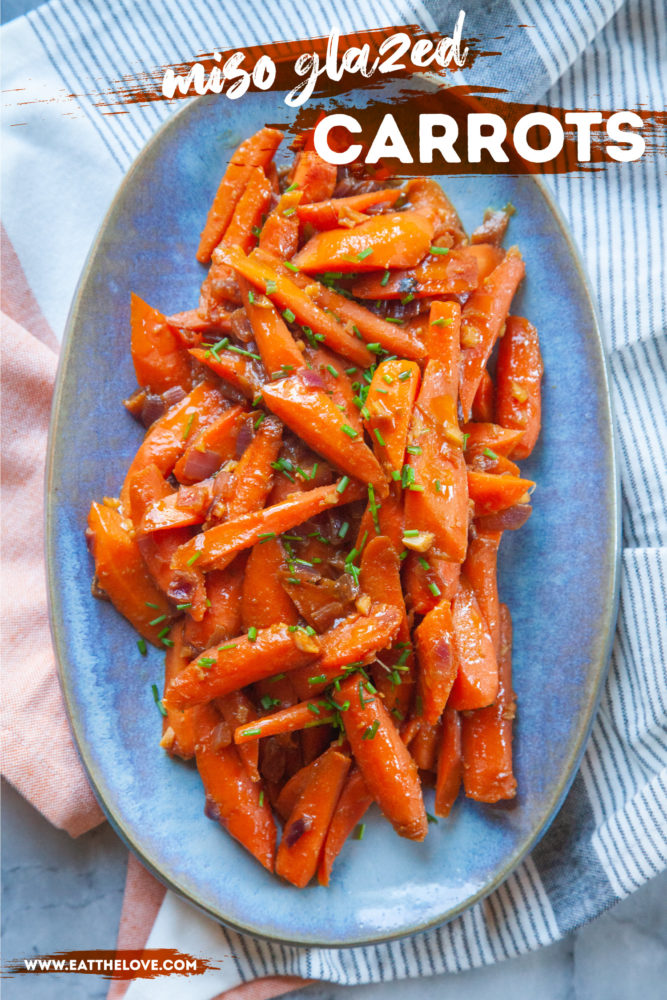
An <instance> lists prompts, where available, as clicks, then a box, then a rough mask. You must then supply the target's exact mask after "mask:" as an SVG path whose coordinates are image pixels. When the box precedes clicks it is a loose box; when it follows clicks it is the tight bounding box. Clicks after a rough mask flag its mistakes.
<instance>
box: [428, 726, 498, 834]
mask: <svg viewBox="0 0 667 1000" xmlns="http://www.w3.org/2000/svg"><path fill="white" fill-rule="evenodd" d="M481 711H483V712H486V711H487V709H482V710H481ZM462 776H463V758H462V751H461V716H460V715H459V713H458V712H456V711H455V710H454V709H453V708H446V709H445V712H444V715H443V717H442V736H441V740H440V752H439V753H438V772H437V776H436V779H435V809H434V812H435V815H436V816H449V814H450V812H451V810H452V806H453V805H454V802H455V800H456V797H457V795H458V794H459V789H460V788H461V778H462Z"/></svg>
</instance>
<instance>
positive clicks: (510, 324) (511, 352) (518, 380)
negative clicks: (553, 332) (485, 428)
mask: <svg viewBox="0 0 667 1000" xmlns="http://www.w3.org/2000/svg"><path fill="white" fill-rule="evenodd" d="M543 373H544V365H543V364H542V355H541V353H540V341H539V338H538V336H537V330H536V329H535V327H534V326H533V324H532V323H529V322H528V320H527V319H523V318H522V317H521V316H510V317H509V319H508V320H507V326H506V329H505V336H504V337H503V338H502V340H501V341H500V345H499V347H498V364H497V367H496V383H497V389H496V420H497V421H498V423H499V424H502V425H503V427H515V428H517V429H518V430H521V431H522V432H523V434H522V437H521V440H520V441H519V443H518V444H517V445H516V446H515V448H514V450H513V451H512V453H511V454H512V457H513V458H518V459H522V458H528V456H529V455H530V453H531V452H532V450H533V448H534V447H535V442H536V441H537V438H538V436H539V433H540V422H541V416H542V389H541V380H542V375H543Z"/></svg>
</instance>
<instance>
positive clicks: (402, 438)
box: [365, 359, 421, 475]
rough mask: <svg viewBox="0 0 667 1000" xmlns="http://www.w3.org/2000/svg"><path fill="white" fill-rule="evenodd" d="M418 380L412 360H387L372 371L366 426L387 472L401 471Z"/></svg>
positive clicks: (416, 370) (419, 377) (416, 366)
mask: <svg viewBox="0 0 667 1000" xmlns="http://www.w3.org/2000/svg"><path fill="white" fill-rule="evenodd" d="M420 381H421V373H420V371H419V366H418V365H417V364H415V363H414V361H400V360H398V359H396V360H387V361H383V362H382V363H381V364H379V365H378V367H377V368H376V370H375V373H374V374H373V379H372V381H371V384H370V386H369V389H368V396H367V398H366V410H367V412H368V417H367V418H366V421H365V422H366V427H367V428H368V432H369V434H370V437H371V440H372V442H373V451H374V452H375V454H376V456H377V458H378V460H379V461H380V462H381V464H382V466H383V468H384V469H385V471H386V472H388V474H389V475H391V474H392V473H393V472H397V473H399V474H400V472H401V469H402V468H403V464H404V461H405V447H406V445H407V441H408V429H409V427H410V420H411V418H412V407H413V405H414V402H415V399H416V398H417V393H418V391H419V384H420Z"/></svg>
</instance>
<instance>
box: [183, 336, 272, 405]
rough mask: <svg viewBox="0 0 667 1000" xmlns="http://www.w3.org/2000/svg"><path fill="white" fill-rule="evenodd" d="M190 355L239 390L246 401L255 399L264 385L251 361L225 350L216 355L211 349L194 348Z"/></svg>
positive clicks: (220, 350) (221, 349) (222, 349)
mask: <svg viewBox="0 0 667 1000" xmlns="http://www.w3.org/2000/svg"><path fill="white" fill-rule="evenodd" d="M189 353H190V354H191V355H192V357H193V358H195V359H196V360H197V361H201V363H202V364H203V365H206V367H207V368H210V369H211V371H212V372H215V374H216V375H218V376H219V377H220V378H221V379H223V380H224V381H225V382H229V384H230V385H232V386H234V388H235V389H238V390H239V392H241V393H242V394H243V395H244V396H245V397H246V399H254V398H255V396H256V395H257V393H258V392H259V391H260V389H261V385H262V383H261V380H260V378H259V375H258V372H257V371H256V370H255V368H254V367H253V365H252V363H251V360H250V359H248V358H245V357H243V356H241V355H239V354H234V353H233V352H231V351H226V350H225V349H224V348H218V349H217V350H216V352H215V354H214V353H213V352H212V351H211V350H210V349H209V348H203V347H193V348H191V350H190V351H189Z"/></svg>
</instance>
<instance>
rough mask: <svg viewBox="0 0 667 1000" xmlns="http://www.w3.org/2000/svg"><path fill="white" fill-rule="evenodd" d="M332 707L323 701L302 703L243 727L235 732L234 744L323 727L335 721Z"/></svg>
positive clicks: (239, 727)
mask: <svg viewBox="0 0 667 1000" xmlns="http://www.w3.org/2000/svg"><path fill="white" fill-rule="evenodd" d="M334 717H335V715H334V712H333V711H332V709H331V705H330V704H329V703H328V702H327V701H324V700H322V699H320V700H319V701H318V700H314V701H301V702H299V703H298V704H297V705H291V706H290V707H289V708H283V709H282V710H281V711H279V712H274V713H273V715H265V716H264V717H263V718H261V719H257V720H256V721H253V723H252V725H250V726H248V725H241V726H238V727H237V728H236V729H235V730H234V742H235V743H236V744H238V745H242V744H246V743H252V742H257V741H258V740H261V739H263V738H264V737H266V736H278V735H279V734H280V733H293V732H296V731H297V730H299V729H307V728H309V727H311V726H322V725H325V724H326V723H330V722H333V721H334Z"/></svg>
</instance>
